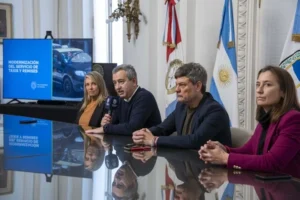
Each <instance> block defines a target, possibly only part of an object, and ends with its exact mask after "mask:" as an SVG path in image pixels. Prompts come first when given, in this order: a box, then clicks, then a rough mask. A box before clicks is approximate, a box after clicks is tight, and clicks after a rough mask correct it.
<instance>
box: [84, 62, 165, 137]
mask: <svg viewBox="0 0 300 200" xmlns="http://www.w3.org/2000/svg"><path fill="white" fill-rule="evenodd" d="M112 73H113V75H112V76H113V83H114V87H115V90H116V92H117V94H118V96H119V97H120V103H119V105H118V107H117V110H116V111H115V112H114V114H113V116H111V115H109V114H105V115H104V117H103V118H102V120H101V127H100V128H96V129H92V130H87V131H86V133H108V134H117V135H130V136H131V135H132V133H133V132H134V131H136V130H138V129H141V128H143V127H147V128H149V127H152V126H155V125H158V124H160V123H161V117H160V112H159V109H158V106H157V103H156V100H155V98H154V96H153V95H152V94H151V92H149V91H147V90H146V89H144V88H141V87H139V86H138V84H137V74H136V71H135V69H134V67H133V66H132V65H127V64H123V65H119V66H117V67H116V68H114V69H113V72H112Z"/></svg>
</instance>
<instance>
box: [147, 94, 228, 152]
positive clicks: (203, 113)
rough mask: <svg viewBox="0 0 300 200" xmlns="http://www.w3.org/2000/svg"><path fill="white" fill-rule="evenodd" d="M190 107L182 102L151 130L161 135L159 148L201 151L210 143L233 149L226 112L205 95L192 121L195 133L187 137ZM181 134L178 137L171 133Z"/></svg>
mask: <svg viewBox="0 0 300 200" xmlns="http://www.w3.org/2000/svg"><path fill="white" fill-rule="evenodd" d="M186 112H187V105H185V104H183V103H180V102H178V103H177V105H176V109H175V110H174V111H173V112H172V113H171V114H170V115H169V116H168V117H167V118H166V119H165V120H164V121H163V122H162V123H161V124H159V125H158V126H155V127H152V128H150V131H151V132H152V133H153V134H154V135H157V136H160V137H159V138H158V140H157V146H169V147H178V148H188V149H199V148H200V147H201V146H202V145H204V144H205V143H206V142H207V141H208V140H215V141H219V142H220V143H222V144H224V145H229V146H231V133H230V121H229V117H228V114H227V112H226V110H225V109H224V108H223V107H222V106H221V105H220V104H219V103H218V102H217V101H215V100H214V99H213V97H212V96H211V94H210V93H205V94H204V96H203V99H202V100H201V102H200V104H199V106H198V108H197V109H196V111H195V113H194V116H193V119H192V128H191V129H192V132H191V133H190V134H188V135H185V136H183V133H182V128H183V124H184V120H185V116H186ZM175 131H177V135H178V136H175V137H169V135H170V134H172V133H173V132H175Z"/></svg>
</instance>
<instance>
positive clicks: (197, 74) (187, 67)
mask: <svg viewBox="0 0 300 200" xmlns="http://www.w3.org/2000/svg"><path fill="white" fill-rule="evenodd" d="M184 76H186V77H187V78H189V79H190V81H191V82H192V83H193V84H196V83H197V82H198V81H200V82H201V83H202V88H201V92H202V94H203V93H205V91H206V83H207V73H206V70H205V68H204V67H202V66H201V65H200V64H199V63H193V62H191V63H186V64H183V65H182V66H181V67H179V68H178V69H177V70H176V72H175V78H176V79H177V78H180V77H184Z"/></svg>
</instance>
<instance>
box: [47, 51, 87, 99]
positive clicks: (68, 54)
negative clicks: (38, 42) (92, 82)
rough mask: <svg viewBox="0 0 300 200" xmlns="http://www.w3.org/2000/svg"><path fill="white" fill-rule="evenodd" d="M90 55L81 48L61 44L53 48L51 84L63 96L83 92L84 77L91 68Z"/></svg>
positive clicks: (71, 95)
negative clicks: (59, 90) (60, 91)
mask: <svg viewBox="0 0 300 200" xmlns="http://www.w3.org/2000/svg"><path fill="white" fill-rule="evenodd" d="M91 60H92V58H91V56H90V55H89V54H87V53H85V52H84V51H83V50H82V49H79V48H73V47H69V46H67V45H62V46H61V47H57V48H53V86H55V87H58V88H60V89H61V90H62V92H63V96H64V97H74V96H75V95H76V94H78V93H79V94H81V95H82V94H83V83H84V77H85V75H86V73H87V72H89V71H90V70H91Z"/></svg>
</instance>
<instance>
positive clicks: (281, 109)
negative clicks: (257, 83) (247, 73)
mask: <svg viewBox="0 0 300 200" xmlns="http://www.w3.org/2000/svg"><path fill="white" fill-rule="evenodd" d="M267 71H269V72H271V73H272V74H273V75H275V76H276V78H277V81H278V84H279V87H280V90H281V91H282V92H283V94H284V96H283V98H281V99H280V101H279V103H278V104H276V105H274V106H273V107H272V109H271V123H274V122H277V121H278V120H279V118H280V117H281V116H282V115H284V114H285V113H286V112H288V111H290V110H292V109H295V110H300V106H299V102H298V98H297V90H296V86H295V83H294V81H293V78H292V76H291V75H290V74H289V73H288V72H287V71H286V70H284V69H282V68H280V67H275V66H266V67H264V68H262V69H261V70H260V71H259V72H258V75H257V79H258V77H259V75H260V74H261V73H263V72H267ZM262 110H263V108H262V107H261V106H257V107H256V120H257V121H258V119H259V118H260V115H261V113H262Z"/></svg>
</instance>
